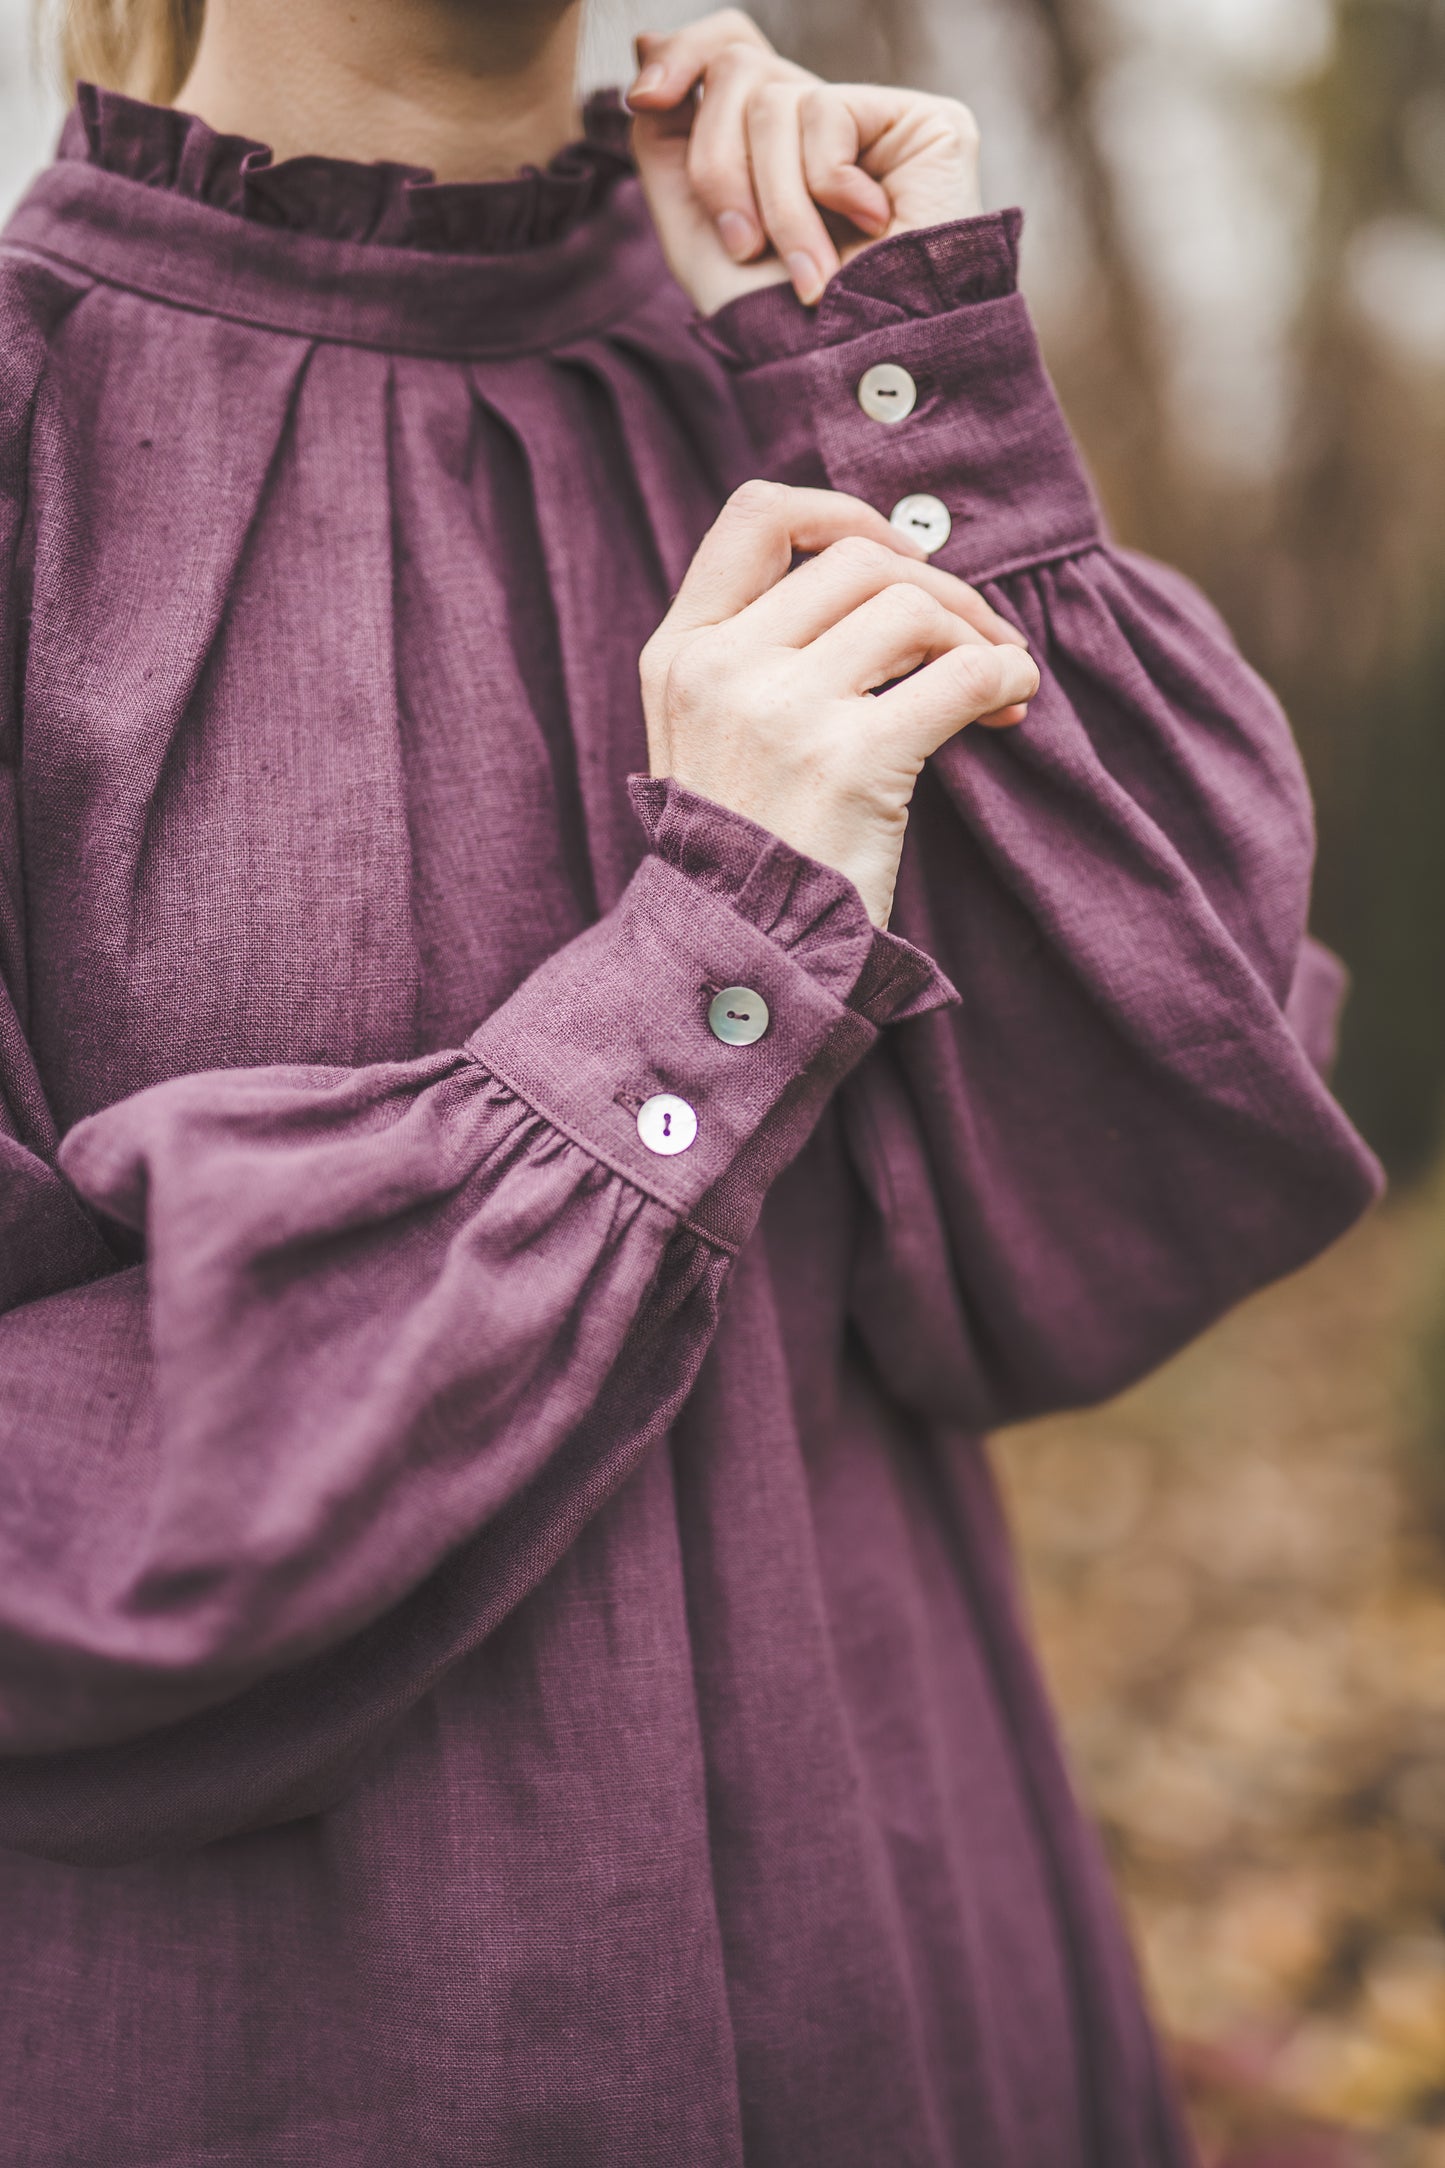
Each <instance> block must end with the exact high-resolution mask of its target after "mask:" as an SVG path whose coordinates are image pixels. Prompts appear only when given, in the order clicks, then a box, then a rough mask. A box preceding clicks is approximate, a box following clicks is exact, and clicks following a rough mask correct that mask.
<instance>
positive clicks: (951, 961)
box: [699, 212, 1379, 1426]
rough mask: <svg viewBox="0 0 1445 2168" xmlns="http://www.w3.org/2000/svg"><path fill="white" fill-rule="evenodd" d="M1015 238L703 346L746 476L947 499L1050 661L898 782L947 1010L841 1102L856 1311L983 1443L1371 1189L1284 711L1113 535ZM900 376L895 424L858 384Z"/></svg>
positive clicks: (963, 247)
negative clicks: (1042, 338) (864, 1199)
mask: <svg viewBox="0 0 1445 2168" xmlns="http://www.w3.org/2000/svg"><path fill="white" fill-rule="evenodd" d="M1019 227H1020V220H1019V215H1018V214H1017V213H1016V212H1005V213H1002V214H996V215H991V216H987V217H982V218H977V219H970V220H965V221H961V222H959V223H957V224H954V225H950V226H941V227H937V228H934V229H931V230H930V231H928V232H924V233H918V234H912V235H904V236H899V237H897V238H895V239H893V240H891V241H885V242H882V243H880V244H878V245H877V246H875V247H873V248H871V249H869V250H867V251H865V252H864V253H863V254H862V255H860V256H859V257H858V258H856V259H855V260H854V262H852V263H851V264H850V265H848V266H847V267H845V269H844V270H843V272H842V273H840V274H839V275H838V276H837V277H835V279H834V280H833V282H832V284H831V285H830V286H829V288H828V290H827V292H826V294H825V296H824V298H823V301H822V303H821V305H820V306H819V308H818V309H817V310H816V311H814V312H809V311H806V310H804V309H803V308H801V306H800V305H799V304H798V303H797V302H796V301H795V300H794V298H793V297H792V295H791V292H790V291H789V290H788V289H784V288H777V289H770V290H769V291H767V292H766V293H762V294H757V295H753V296H749V297H747V298H745V299H743V300H741V301H739V302H735V303H733V304H731V306H730V307H729V308H727V309H725V310H723V311H721V312H720V313H719V314H718V315H717V316H716V317H714V318H712V319H710V320H708V321H707V322H706V323H704V324H702V325H700V326H699V330H700V333H701V336H702V337H703V339H704V341H705V342H706V343H707V344H708V345H710V346H711V347H712V348H713V350H714V352H715V353H717V354H719V355H720V356H721V358H722V360H723V361H724V363H725V365H726V366H727V368H728V369H729V371H730V372H731V373H732V376H733V379H734V382H735V385H736V388H737V392H738V396H739V399H740V401H741V403H742V405H743V408H744V411H745V414H746V417H747V419H748V422H749V425H750V428H751V431H752V434H753V437H754V441H755V444H756V447H757V451H758V457H759V463H760V470H761V471H763V472H766V473H769V474H771V475H773V476H774V477H775V478H777V479H781V480H786V481H793V482H798V483H810V484H814V485H821V486H830V487H832V488H836V489H842V490H848V491H851V492H853V493H855V494H857V495H859V496H861V497H863V498H865V499H867V500H868V501H870V502H871V503H873V504H875V505H876V506H878V508H879V509H880V510H882V511H883V512H885V513H890V514H891V513H892V512H893V511H894V508H895V507H896V506H898V505H900V504H902V503H903V502H904V500H906V499H908V498H910V497H924V498H927V499H931V500H933V502H932V504H931V505H928V506H926V507H925V510H926V511H927V513H928V516H929V518H930V520H931V522H932V529H931V531H932V532H933V533H934V534H937V533H939V532H940V531H941V530H944V529H946V539H945V540H944V541H943V542H942V545H941V547H939V548H938V549H937V551H936V553H935V557H934V562H935V563H937V564H939V565H941V566H942V567H944V568H945V569H946V570H949V571H952V572H956V573H958V574H959V575H960V576H962V577H963V578H965V579H967V580H969V581H971V582H973V583H974V584H975V585H977V586H979V587H981V588H982V589H983V591H984V592H985V593H986V594H987V596H988V598H989V600H990V601H991V602H992V603H993V604H994V606H995V607H996V608H997V609H999V610H1000V611H1002V612H1003V614H1004V615H1005V616H1006V617H1008V618H1010V619H1011V620H1012V621H1013V622H1014V623H1016V624H1018V625H1019V626H1020V627H1021V628H1022V629H1023V630H1024V631H1025V633H1026V634H1027V635H1028V638H1029V641H1030V644H1031V646H1032V649H1033V652H1034V655H1035V657H1036V659H1037V661H1038V663H1039V665H1040V669H1041V671H1042V675H1043V683H1042V689H1041V691H1040V694H1039V696H1038V698H1037V699H1036V700H1035V702H1034V704H1033V707H1032V710H1031V712H1030V715H1029V718H1028V720H1027V721H1026V723H1024V724H1023V725H1022V726H1021V727H1020V728H1019V729H1017V730H1012V731H1003V732H990V731H985V730H981V729H974V730H968V731H965V732H963V733H962V734H961V735H960V736H959V737H958V738H956V739H955V740H953V741H952V742H951V743H950V744H949V745H948V746H947V747H945V748H944V750H943V751H942V752H941V753H939V754H938V755H937V756H936V757H935V758H934V759H933V760H932V761H931V762H930V764H929V767H928V769H927V771H926V772H925V775H924V777H923V778H922V780H921V782H920V786H919V790H918V793H917V797H916V799H915V805H914V812H913V816H912V820H911V823H910V829H909V836H908V841H907V845H906V847H905V853H904V862H903V869H902V874H901V878H900V883H899V891H898V897H897V902H896V906H895V911H894V915H893V920H892V923H893V925H894V927H895V928H897V929H898V930H900V931H901V932H903V933H906V934H907V935H908V937H909V938H910V940H912V941H914V942H916V943H917V944H918V945H919V946H920V947H922V948H923V949H924V950H925V951H927V952H928V953H929V954H930V955H931V956H933V957H934V958H935V959H936V960H937V961H938V963H939V964H940V965H941V966H942V968H943V969H944V970H945V971H946V972H947V974H948V975H949V977H950V979H951V980H952V981H953V982H954V983H955V985H956V986H957V988H958V990H959V993H960V995H961V997H962V999H961V1003H960V1005H959V1006H958V1007H956V1008H954V1009H951V1010H950V1011H949V1012H948V1014H947V1015H946V1016H945V1015H942V1014H940V1015H937V1016H934V1017H931V1018H926V1019H921V1020H920V1021H919V1022H917V1023H915V1024H911V1025H909V1026H907V1027H906V1028H905V1029H904V1030H903V1031H901V1032H900V1033H899V1034H898V1035H897V1037H896V1039H895V1040H894V1041H893V1042H892V1043H891V1044H890V1045H889V1046H888V1047H887V1048H886V1049H885V1050H883V1051H882V1052H880V1056H879V1058H878V1059H877V1060H875V1061H871V1062H870V1063H869V1064H868V1066H867V1070H866V1072H865V1073H864V1074H863V1075H860V1076H859V1077H858V1078H857V1079H856V1080H855V1081H854V1082H853V1083H852V1084H850V1086H849V1087H848V1091H847V1094H846V1099H847V1108H848V1119H849V1129H850V1135H851V1137H852V1140H853V1149H854V1154H855V1158H856V1160H857V1162H858V1164H859V1167H860V1171H861V1172H862V1174H863V1177H864V1180H865V1183H866V1185H867V1188H868V1190H869V1193H870V1196H871V1197H872V1200H873V1203H874V1206H875V1212H876V1228H875V1236H874V1239H873V1240H872V1241H871V1243H870V1244H868V1245H867V1247H866V1252H865V1255H864V1258H863V1260H862V1262H861V1264H860V1273H859V1294H858V1312H859V1323H860V1327H861V1329H862V1330H863V1331H864V1333H865V1334H866V1335H867V1336H868V1338H869V1340H870V1343H871V1344H872V1346H873V1347H874V1350H875V1353H876V1356H877V1359H878V1361H879V1363H880V1365H881V1366H882V1367H883V1368H884V1369H885V1371H886V1372H887V1373H888V1374H889V1377H890V1379H891V1381H892V1382H893V1383H894V1385H895V1387H896V1389H897V1390H898V1391H899V1392H900V1393H901V1394H903V1395H904V1396H905V1397H906V1398H907V1399H909V1400H910V1401H911V1402H912V1403H915V1404H920V1405H922V1406H924V1407H925V1408H927V1409H931V1410H933V1411H935V1412H937V1413H938V1414H940V1415H942V1416H946V1417H951V1418H954V1419H957V1420H960V1421H965V1422H968V1423H970V1424H973V1425H983V1426H989V1425H993V1424H997V1423H1000V1422H1006V1421H1009V1420H1012V1419H1015V1418H1017V1417H1020V1416H1024V1415H1028V1414H1032V1413H1035V1412H1038V1411H1041V1410H1044V1409H1048V1408H1054V1407H1058V1406H1063V1405H1069V1404H1073V1403H1078V1402H1083V1401H1087V1400H1093V1399H1097V1398H1099V1397H1101V1396H1103V1395H1105V1394H1107V1393H1109V1392H1112V1391H1114V1390H1116V1389H1117V1388H1119V1387H1120V1386H1122V1385H1123V1384H1125V1383H1127V1382H1129V1381H1130V1380H1131V1379H1133V1378H1135V1377H1137V1376H1139V1375H1140V1374H1141V1373H1142V1372H1144V1371H1146V1370H1147V1369H1149V1368H1150V1367H1152V1366H1153V1365H1154V1364H1155V1363H1157V1362H1158V1361H1160V1360H1162V1359H1163V1357H1164V1356H1166V1355H1167V1354H1169V1353H1170V1352H1172V1351H1173V1350H1174V1349H1175V1348H1176V1347H1178V1346H1179V1345H1181V1344H1182V1343H1183V1342H1184V1341H1185V1340H1187V1339H1188V1338H1190V1337H1191V1336H1192V1335H1193V1334H1194V1333H1196V1332H1198V1331H1199V1330H1200V1329H1201V1328H1202V1327H1203V1326H1204V1325H1206V1324H1208V1323H1209V1322H1210V1321H1211V1320H1212V1319H1214V1318H1215V1317H1217V1316H1218V1315H1219V1314H1220V1313H1221V1312H1222V1311H1223V1310H1225V1309H1226V1308H1227V1307H1229V1306H1230V1304H1232V1303H1233V1302H1235V1301H1237V1300H1238V1299H1239V1298H1240V1297H1241V1296H1243V1295H1245V1294H1247V1293H1249V1292H1250V1291H1251V1290H1253V1289H1254V1288H1257V1287H1259V1286H1261V1285H1263V1284H1264V1283H1265V1282H1267V1281H1268V1280H1270V1279H1273V1278H1275V1277H1276V1276H1278V1275H1280V1274H1282V1273H1285V1272H1287V1271H1289V1270H1291V1269H1293V1268H1294V1267H1295V1266H1297V1265H1300V1264H1302V1263H1303V1262H1304V1261H1305V1260H1306V1259H1308V1258H1309V1257H1310V1256H1312V1255H1313V1254H1315V1253H1316V1252H1317V1251H1318V1250H1320V1249H1321V1248H1323V1247H1324V1246H1325V1245H1326V1244H1328V1243H1329V1242H1330V1241H1331V1240H1332V1239H1334V1237H1336V1236H1337V1235H1338V1234H1340V1233H1341V1232H1342V1231H1343V1230H1344V1229H1345V1228H1346V1227H1348V1226H1349V1225H1350V1223H1351V1222H1352V1221H1353V1220H1354V1219H1355V1218H1356V1217H1357V1216H1358V1215H1359V1214H1360V1213H1361V1211H1362V1210H1363V1209H1364V1208H1365V1207H1366V1205H1367V1204H1368V1202H1369V1201H1370V1199H1371V1198H1372V1197H1373V1196H1374V1195H1375V1193H1376V1190H1377V1188H1378V1183H1379V1172H1378V1169H1377V1167H1376V1165H1375V1162H1374V1160H1373V1159H1372V1157H1371V1155H1370V1153H1369V1152H1368V1151H1367V1149H1366V1148H1365V1146H1364V1145H1363V1144H1362V1143H1361V1141H1360V1140H1359V1138H1358V1137H1357V1136H1356V1135H1355V1134H1354V1132H1353V1131H1352V1129H1351V1128H1350V1126H1349V1124H1348V1122H1347V1121H1346V1119H1345V1118H1344V1116H1343V1114H1342V1113H1341V1111H1340V1109H1339V1108H1338V1107H1337V1105H1336V1104H1335V1103H1334V1101H1333V1100H1332V1098H1331V1097H1330V1094H1329V1092H1328V1090H1327V1088H1326V1086H1325V1084H1324V1082H1323V1080H1322V1074H1321V1072H1322V1070H1323V1069H1324V1068H1325V1067H1326V1066H1327V1063H1328V1056H1329V1050H1330V1046H1331V1043H1332V1036H1333V1029H1334V1013H1335V1010H1336V1008H1337V1005H1338V1000H1339V996H1340V992H1341V989H1342V973H1341V972H1340V969H1339V967H1338V965H1337V964H1336V963H1335V962H1334V960H1333V959H1332V958H1330V957H1329V956H1328V955H1327V954H1326V952H1325V951H1324V950H1322V949H1321V948H1319V947H1318V945H1317V944H1315V943H1314V942H1312V941H1311V940H1310V939H1309V937H1308V934H1307V931H1306V919H1307V910H1308V902H1309V887H1310V876H1311V864H1312V855H1313V829H1312V816H1311V807H1310V800H1309V794H1308V789H1307V786H1306V782H1305V778H1304V774H1303V771H1302V768H1301V764H1300V761H1299V758H1298V754H1297V752H1296V749H1295V746H1294V743H1293V740H1292V738H1291V735H1290V731H1289V727H1288V724H1287V723H1286V721H1285V719H1284V717H1283V715H1282V714H1281V712H1280V710H1279V707H1278V705H1277V704H1276V702H1275V701H1274V699H1273V698H1272V696H1271V695H1270V693H1269V691H1268V690H1267V688H1266V687H1265V686H1264V685H1263V684H1262V683H1261V681H1260V680H1259V678H1258V677H1257V676H1256V675H1255V674H1254V672H1253V671H1252V670H1251V669H1250V668H1249V667H1248V666H1247V665H1246V664H1245V663H1244V661H1243V660H1242V659H1241V657H1240V655H1239V654H1238V652H1237V651H1236V649H1235V647H1234V645H1233V643H1232V641H1231V640H1230V638H1229V635H1228V633H1227V631H1226V630H1225V628H1224V626H1223V625H1222V623H1221V622H1220V620H1219V618H1218V617H1217V615H1216V614H1215V612H1214V611H1213V610H1212V609H1211V607H1210V606H1209V605H1208V604H1207V603H1206V602H1205V601H1204V600H1203V598H1202V597H1201V596H1200V595H1198V594H1197V593H1196V592H1195V591H1194V590H1193V588H1192V587H1191V586H1190V585H1189V583H1188V582H1187V581H1185V580H1184V579H1182V578H1181V577H1180V576H1179V575H1178V574H1176V573H1173V572H1171V571H1169V570H1166V569H1165V568H1164V567H1162V566H1159V565H1156V564H1153V563H1151V562H1149V561H1147V560H1146V559H1144V558H1141V557H1139V556H1137V555H1134V554H1131V553H1130V552H1127V551H1123V550H1120V549H1118V548H1115V547H1114V546H1113V545H1112V544H1111V543H1110V541H1109V539H1108V537H1107V535H1106V534H1105V532H1104V530H1103V527H1102V523H1101V520H1100V516H1099V512H1098V509H1097V506H1096V504H1095V501H1094V497H1093V493H1092V491H1091V489H1090V486H1089V483H1088V481H1087V478H1086V476H1085V474H1084V471H1083V469H1082V466H1081V464H1080V461H1079V458H1078V455H1077V452H1076V450H1075V448H1074V445H1073V443H1072V440H1071V437H1070V434H1069V431H1068V428H1067V425H1066V424H1065V422H1064V419H1063V417H1062V415H1061V413H1060V411H1059V407H1058V404H1057V401H1056V398H1055V395H1054V392H1053V389H1052V387H1051V385H1050V383H1049V380H1048V377H1047V374H1046V372H1045V370H1044V367H1043V364H1042V361H1041V359H1040V356H1039V352H1038V347H1037V344H1036V341H1035V338H1034V334H1033V330H1032V327H1031V325H1030V321H1029V316H1028V311H1027V307H1026V304H1025V302H1024V300H1023V298H1022V297H1021V295H1020V294H1019V293H1018V292H1017V290H1016V278H1015V273H1016V260H1017V248H1018V239H1019ZM882 363H889V364H892V365H893V372H892V373H890V375H889V376H887V377H885V378H884V379H882V380H881V381H882V382H883V383H884V385H885V386H887V385H891V386H892V387H893V391H892V393H891V394H890V396H891V398H892V400H893V403H892V405H891V406H890V405H889V403H888V401H887V400H880V399H877V398H868V397H863V398H860V396H859V392H860V385H862V383H863V379H864V376H865V372H867V371H869V370H871V369H874V368H875V367H876V365H878V364H882ZM898 370H902V371H904V372H906V380H907V385H908V386H911V397H910V398H903V399H900V398H898V396H897V388H898V385H899V383H900V382H901V381H902V380H901V379H899V378H898V376H897V374H896V372H897V371H898ZM879 381H880V380H879V379H876V378H875V379H872V380H870V382H871V383H874V384H876V383H878V382H879ZM864 388H865V390H866V389H867V387H864ZM902 407H907V409H908V411H906V412H903V413H901V414H900V408H902ZM890 413H892V414H899V415H900V418H897V419H884V418H879V417H880V415H885V416H886V415H888V414H890ZM930 1320H932V1321H933V1324H932V1325H931V1326H930V1323H929V1321H930Z"/></svg>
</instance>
